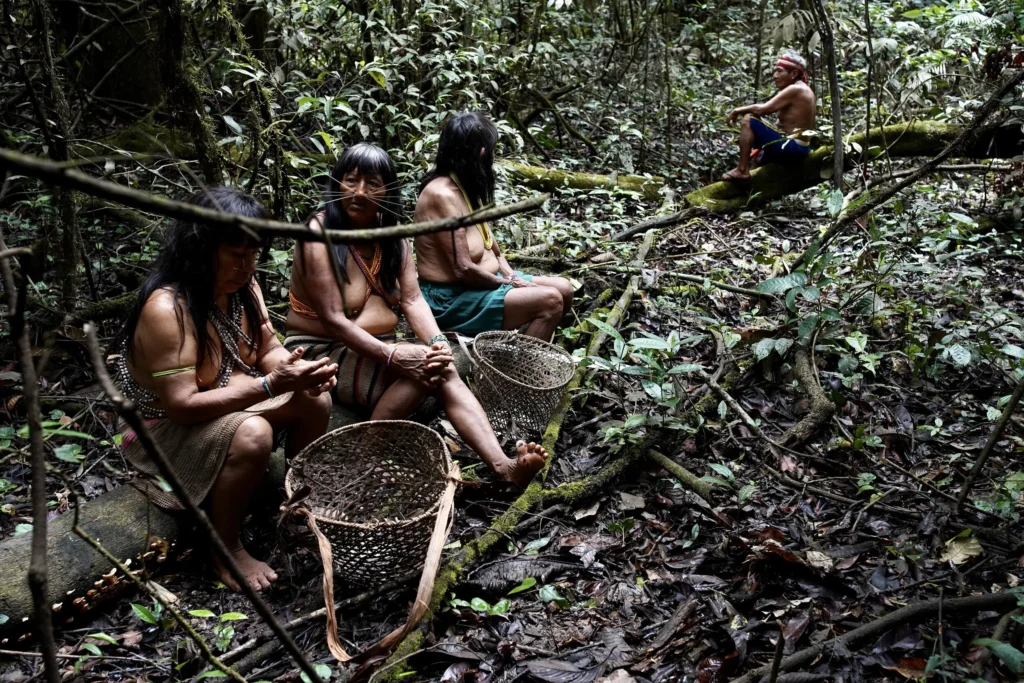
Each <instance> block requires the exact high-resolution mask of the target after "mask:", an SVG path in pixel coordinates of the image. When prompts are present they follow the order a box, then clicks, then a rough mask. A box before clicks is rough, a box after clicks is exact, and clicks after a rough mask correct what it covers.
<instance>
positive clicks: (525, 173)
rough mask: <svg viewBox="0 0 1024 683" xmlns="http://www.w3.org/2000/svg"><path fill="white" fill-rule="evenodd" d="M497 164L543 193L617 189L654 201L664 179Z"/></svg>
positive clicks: (514, 178) (520, 180)
mask: <svg viewBox="0 0 1024 683" xmlns="http://www.w3.org/2000/svg"><path fill="white" fill-rule="evenodd" d="M498 165H499V166H501V167H502V168H503V169H505V171H506V172H507V173H508V176H509V180H511V181H512V182H517V183H520V184H522V185H526V186H527V187H529V188H531V189H534V190H539V189H541V188H544V190H545V191H546V192H554V191H555V190H559V189H563V188H571V189H574V190H598V189H612V188H618V189H620V190H629V191H631V192H639V193H640V194H642V195H643V196H644V199H648V200H650V201H657V200H658V199H660V197H661V188H663V187H664V186H665V179H664V178H661V177H658V176H651V177H646V176H636V175H598V174H596V173H578V172H575V171H567V170H565V169H561V168H544V167H542V166H529V165H527V164H521V163H519V162H516V161H502V162H499V164H498Z"/></svg>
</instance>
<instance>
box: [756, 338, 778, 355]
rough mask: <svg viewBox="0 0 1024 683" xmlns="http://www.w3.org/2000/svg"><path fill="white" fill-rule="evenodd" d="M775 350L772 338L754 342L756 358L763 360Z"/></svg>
mask: <svg viewBox="0 0 1024 683" xmlns="http://www.w3.org/2000/svg"><path fill="white" fill-rule="evenodd" d="M774 350H775V340H774V339H762V340H761V341H759V342H757V343H756V344H754V356H755V357H756V358H757V360H764V359H765V358H767V357H768V356H770V355H771V353H772V351H774Z"/></svg>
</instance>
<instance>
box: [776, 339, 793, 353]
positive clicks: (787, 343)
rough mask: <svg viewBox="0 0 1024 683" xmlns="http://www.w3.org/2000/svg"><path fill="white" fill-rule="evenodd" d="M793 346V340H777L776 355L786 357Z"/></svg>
mask: <svg viewBox="0 0 1024 683" xmlns="http://www.w3.org/2000/svg"><path fill="white" fill-rule="evenodd" d="M791 346H793V340H792V339H776V340H775V353H777V354H779V356H785V355H786V352H787V351H789V348H790V347H791Z"/></svg>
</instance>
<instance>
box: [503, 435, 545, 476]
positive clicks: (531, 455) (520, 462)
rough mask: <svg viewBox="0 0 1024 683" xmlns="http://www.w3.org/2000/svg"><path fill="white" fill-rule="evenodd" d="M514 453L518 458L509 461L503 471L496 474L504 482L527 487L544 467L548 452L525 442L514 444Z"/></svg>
mask: <svg viewBox="0 0 1024 683" xmlns="http://www.w3.org/2000/svg"><path fill="white" fill-rule="evenodd" d="M516 452H517V453H518V454H519V457H518V458H516V459H515V460H511V459H510V460H509V461H508V465H506V467H505V469H504V471H501V472H498V473H497V474H498V476H499V477H501V478H502V479H504V480H505V481H508V482H511V483H513V484H516V485H518V486H528V485H529V483H530V481H531V480H532V479H533V476H534V475H535V474H537V472H538V471H539V470H540V469H541V468H542V467H544V463H545V462H546V461H547V459H548V452H547V451H546V450H544V448H543V447H542V446H539V445H537V444H535V443H533V442H530V443H526V442H525V441H520V442H519V443H517V444H516Z"/></svg>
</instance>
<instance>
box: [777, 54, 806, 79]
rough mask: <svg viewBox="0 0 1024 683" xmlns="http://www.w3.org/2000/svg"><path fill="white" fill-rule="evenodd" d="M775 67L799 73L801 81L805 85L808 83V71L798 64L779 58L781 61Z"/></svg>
mask: <svg viewBox="0 0 1024 683" xmlns="http://www.w3.org/2000/svg"><path fill="white" fill-rule="evenodd" d="M775 66H781V67H782V68H783V69H792V70H794V71H799V72H800V80H801V81H803V82H804V83H806V82H807V71H806V70H805V69H804V68H803V67H802V66H800V65H799V64H797V63H796V62H794V61H792V60H790V59H787V58H785V57H779V61H777V62H775Z"/></svg>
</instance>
